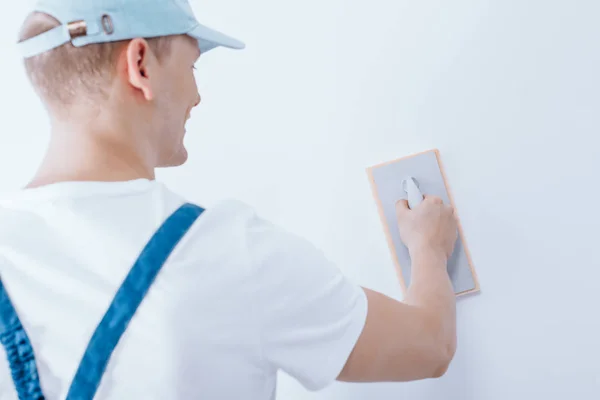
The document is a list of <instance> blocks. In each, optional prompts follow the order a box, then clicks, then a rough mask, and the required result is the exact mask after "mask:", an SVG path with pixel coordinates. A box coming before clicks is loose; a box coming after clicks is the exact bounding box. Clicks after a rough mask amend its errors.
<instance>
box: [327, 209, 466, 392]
mask: <svg viewBox="0 0 600 400" xmlns="http://www.w3.org/2000/svg"><path fill="white" fill-rule="evenodd" d="M424 204H425V205H424V207H423V209H422V210H420V212H421V214H416V213H415V212H414V211H412V210H410V211H408V209H407V207H406V204H400V206H399V208H400V209H399V220H400V221H399V222H405V229H406V230H405V231H404V232H401V233H403V235H404V238H403V241H405V243H408V247H409V250H410V252H411V259H412V281H411V285H410V287H409V289H408V292H407V295H406V298H405V299H404V301H403V302H399V301H396V300H394V299H392V298H390V297H388V296H385V295H383V294H381V293H378V292H375V291H372V290H369V289H364V290H365V293H366V295H367V299H368V303H369V307H368V308H369V310H368V315H367V321H366V324H365V327H364V329H363V332H362V334H361V336H360V338H359V340H358V342H357V344H356V346H355V348H354V350H353V352H352V354H351V355H350V357H349V359H348V361H347V363H346V366H345V367H344V369H343V371H342V373H341V374H340V376H339V377H338V380H340V381H348V382H379V381H385V382H397V381H410V380H418V379H426V378H435V377H440V376H442V375H443V374H444V373H445V372H446V370H447V368H448V366H449V364H450V362H451V361H452V359H453V357H454V353H455V351H456V309H455V301H456V297H455V294H454V290H453V287H452V284H451V282H450V278H449V276H448V273H447V269H446V267H447V260H448V257H449V255H450V254H451V251H452V248H453V244H454V242H455V240H456V233H455V229H456V226H455V225H454V223H453V222H455V220H454V214H453V211H452V210H451V209H449V208H448V207H447V206H444V205H441V200H439V199H437V198H429V199H428V200H427V202H426V203H424ZM413 213H414V214H413ZM415 214H416V215H415ZM422 214H425V215H422ZM427 229H428V231H425V233H424V234H420V233H419V232H421V231H422V230H427ZM415 232H417V233H415ZM421 233H422V232H421Z"/></svg>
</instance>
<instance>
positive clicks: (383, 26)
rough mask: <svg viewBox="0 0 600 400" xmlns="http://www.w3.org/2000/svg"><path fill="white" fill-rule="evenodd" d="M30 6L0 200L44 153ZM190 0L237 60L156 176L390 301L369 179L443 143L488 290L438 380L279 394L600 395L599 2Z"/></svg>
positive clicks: (7, 99) (205, 78)
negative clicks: (286, 234) (380, 168)
mask: <svg viewBox="0 0 600 400" xmlns="http://www.w3.org/2000/svg"><path fill="white" fill-rule="evenodd" d="M28 3H29V2H12V3H11V4H10V7H11V8H10V9H9V8H8V6H6V5H5V7H4V11H3V12H2V16H1V17H0V18H1V23H0V47H1V48H2V58H1V62H0V68H1V70H0V88H1V89H2V93H1V95H0V116H1V118H2V129H1V136H0V137H1V142H0V169H1V171H3V172H2V179H1V185H0V189H1V190H11V189H15V188H18V187H19V186H20V185H23V184H24V183H25V182H27V180H28V179H29V178H30V177H31V175H32V174H33V173H34V171H35V169H36V168H37V165H38V162H39V160H40V158H41V156H42V154H43V152H44V149H45V145H46V143H47V141H48V125H47V118H46V116H45V114H44V111H43V109H42V107H41V105H40V104H39V102H38V101H37V99H36V98H35V96H34V94H33V92H32V91H31V89H30V87H29V86H28V83H27V81H26V80H25V77H24V74H23V71H22V69H21V64H20V60H19V57H18V54H17V52H16V50H15V48H14V41H15V38H16V33H17V31H18V27H19V24H20V22H21V20H22V18H23V16H24V14H25V11H26V7H27V5H28ZM193 6H194V8H195V10H196V12H197V15H198V18H199V19H200V20H201V21H202V22H205V23H206V24H207V25H209V26H212V27H215V28H218V29H222V30H224V31H225V32H227V33H229V34H231V35H233V36H236V37H239V38H240V39H242V40H243V41H245V42H246V44H247V49H246V50H243V51H241V52H240V51H230V50H225V49H217V50H214V51H213V52H210V53H207V54H206V56H205V57H202V59H201V61H200V63H199V64H198V65H199V71H198V80H199V85H200V90H201V95H202V97H203V103H202V105H201V107H199V108H198V109H197V110H196V111H195V112H194V113H193V118H192V120H191V121H190V123H189V125H188V138H187V140H186V144H187V146H188V150H189V152H190V160H189V162H188V163H187V164H186V165H185V166H183V167H181V168H179V169H172V170H165V171H161V172H160V174H159V178H160V179H162V180H164V181H165V182H166V183H167V184H168V185H169V186H170V187H171V188H173V189H174V190H177V191H178V192H180V193H182V194H183V195H185V196H187V197H188V198H190V199H191V200H193V201H197V202H200V203H202V204H205V205H208V206H210V204H213V203H214V202H215V201H217V200H220V199H223V198H229V197H235V198H238V199H242V200H244V201H247V202H248V203H250V204H252V205H253V206H255V207H256V208H257V209H258V211H259V213H261V214H262V215H263V216H265V217H268V218H270V219H272V220H274V221H276V222H278V223H280V224H283V225H284V226H285V227H286V228H288V229H289V230H292V231H295V232H297V233H300V234H302V235H304V236H305V237H307V238H309V239H310V240H312V241H313V242H314V243H315V244H316V245H318V246H319V247H321V248H322V249H324V250H325V251H326V253H327V254H328V256H329V257H330V258H331V259H332V260H334V261H335V262H336V263H338V265H339V266H340V268H341V269H342V270H343V271H344V272H345V273H347V274H348V275H349V276H350V277H351V278H352V279H355V280H356V281H357V282H359V283H360V284H362V285H364V286H367V287H370V288H373V289H377V290H380V291H382V292H384V293H386V294H388V295H390V296H393V297H396V298H401V295H400V292H399V287H398V283H397V280H396V275H395V272H394V269H393V264H392V261H391V258H390V254H389V251H388V248H387V245H386V242H385V238H384V236H383V231H382V228H381V225H380V222H379V219H378V214H377V210H376V207H375V203H374V201H373V198H372V196H371V192H370V188H369V184H368V180H367V176H366V173H365V168H367V167H368V166H371V165H373V164H376V163H380V162H383V161H388V160H391V159H395V158H397V157H401V156H404V155H408V154H411V153H414V152H418V151H421V150H426V149H429V148H434V147H435V148H438V149H439V150H440V152H441V156H442V160H443V162H444V165H445V167H446V170H447V174H448V179H449V183H450V185H451V187H452V191H453V194H454V197H455V200H456V205H457V208H458V212H459V215H460V217H461V221H462V224H463V227H464V231H465V234H466V237H467V242H468V245H469V248H470V250H471V253H472V255H473V260H474V263H475V267H476V269H477V271H478V274H479V277H480V280H481V287H482V292H481V293H480V294H479V295H477V296H472V297H469V298H464V299H461V300H459V302H458V328H459V348H458V353H457V355H456V358H455V361H454V363H453V364H452V367H451V369H450V371H449V372H448V373H447V375H446V376H444V377H443V378H442V379H439V380H431V381H423V382H417V383H404V384H371V385H356V384H334V385H333V386H331V387H330V388H328V389H326V390H325V391H322V392H320V393H309V392H306V391H305V390H303V389H302V388H301V387H300V386H298V384H296V383H295V381H293V380H291V379H289V378H288V377H286V376H282V380H281V383H280V387H279V390H278V392H279V398H281V399H292V400H300V399H340V400H341V399H345V400H353V399H366V398H375V399H380V400H385V399H428V400H429V399H436V400H437V399H461V400H462V399H465V400H505V399H530V398H547V399H563V398H574V399H575V398H576V399H582V400H584V399H598V398H600V367H599V365H600V345H599V342H598V341H599V338H600V317H599V315H600V313H599V311H598V305H599V304H600V259H599V252H598V249H599V248H600V246H599V244H598V243H599V242H598V241H599V239H600V229H599V228H600V211H599V201H600V189H598V184H599V178H598V173H599V171H600V139H599V138H598V135H600V78H599V77H598V76H599V73H600V51H599V50H600V49H599V46H598V40H599V38H600V24H599V23H598V15H599V14H600V3H599V2H597V1H595V0H587V1H584V0H572V1H566V0H565V1H554V0H551V1H548V0H546V1H542V0H529V1H516V0H503V1H500V0H495V1H486V0H456V1H452V2H448V1H442V0H431V1H427V2H424V1H405V0H397V1H391V0H368V1H367V0H363V1H358V0H346V1H337V0H331V1H327V2H323V1H317V0H304V1H296V2H282V1H275V0H255V1H252V2H249V1H243V0H219V1H216V0H206V1H196V2H193ZM232 384H235V383H234V382H232Z"/></svg>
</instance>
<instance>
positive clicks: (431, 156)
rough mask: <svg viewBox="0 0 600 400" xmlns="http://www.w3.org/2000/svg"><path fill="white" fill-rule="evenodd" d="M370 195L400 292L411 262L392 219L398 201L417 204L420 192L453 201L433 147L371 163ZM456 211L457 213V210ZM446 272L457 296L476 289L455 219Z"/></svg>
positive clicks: (473, 274)
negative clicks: (454, 243)
mask: <svg viewBox="0 0 600 400" xmlns="http://www.w3.org/2000/svg"><path fill="white" fill-rule="evenodd" d="M367 173H368V175H369V180H370V182H371V188H372V191H373V196H374V197H375V201H376V204H377V208H378V210H379V215H380V217H381V222H382V224H383V226H384V232H385V235H386V237H387V241H388V245H389V247H390V251H391V253H392V256H393V257H392V258H393V259H394V263H395V265H396V269H397V272H398V277H399V279H400V284H401V286H402V291H403V292H404V294H406V290H407V288H408V286H409V285H410V276H411V261H410V256H409V253H408V249H407V248H406V246H405V245H404V244H403V243H402V241H401V240H400V233H399V231H398V222H397V218H396V203H397V202H398V200H402V199H404V200H408V202H409V207H410V208H414V207H416V206H418V204H419V203H420V201H421V200H422V195H427V194H429V195H434V196H438V197H440V198H441V199H442V200H443V201H444V203H445V204H452V205H453V206H454V202H453V200H452V197H451V195H450V191H449V189H448V185H447V181H446V176H445V174H444V171H443V168H442V165H441V162H440V155H439V151H438V150H437V149H433V150H428V151H425V152H422V153H418V154H414V155H411V156H408V157H403V158H400V159H397V160H394V161H389V162H386V163H383V164H379V165H375V166H373V167H370V168H368V169H367ZM457 214H458V213H457ZM448 274H449V276H450V279H451V281H452V285H453V287H454V292H455V293H456V295H457V296H459V295H463V294H467V293H473V292H477V291H479V289H480V288H479V282H478V280H477V274H476V273H475V268H474V267H473V263H472V261H471V256H470V254H469V251H468V249H467V245H466V242H465V239H464V235H463V231H462V228H461V226H460V221H459V222H458V239H457V241H456V245H455V247H454V251H453V253H452V256H451V257H450V259H449V260H448Z"/></svg>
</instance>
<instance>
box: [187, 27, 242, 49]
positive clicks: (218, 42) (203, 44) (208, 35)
mask: <svg viewBox="0 0 600 400" xmlns="http://www.w3.org/2000/svg"><path fill="white" fill-rule="evenodd" d="M187 34H188V35H189V36H191V37H193V38H194V39H197V40H198V47H199V48H200V52H201V53H205V52H207V51H209V50H211V49H214V48H215V47H219V46H222V47H227V48H230V49H237V50H241V49H243V48H245V47H246V45H245V44H244V43H242V42H241V41H239V40H237V39H235V38H232V37H230V36H227V35H225V34H223V33H221V32H218V31H216V30H214V29H211V28H209V27H207V26H204V25H201V24H198V25H197V26H196V27H195V28H194V29H192V30H191V31H189V32H188V33H187Z"/></svg>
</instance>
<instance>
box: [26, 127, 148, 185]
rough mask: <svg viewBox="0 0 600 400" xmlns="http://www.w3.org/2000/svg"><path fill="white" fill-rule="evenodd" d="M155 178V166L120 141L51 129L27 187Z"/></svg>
mask: <svg viewBox="0 0 600 400" xmlns="http://www.w3.org/2000/svg"><path fill="white" fill-rule="evenodd" d="M154 178H155V174H154V168H152V167H150V166H149V165H148V163H147V162H144V160H143V158H142V157H141V156H140V155H139V154H136V153H135V151H133V150H132V147H131V146H127V145H125V143H123V142H116V141H112V140H110V139H109V137H107V136H98V135H90V134H87V133H85V132H80V134H77V133H76V132H75V133H73V132H72V133H66V134H65V133H62V134H56V133H53V135H52V139H51V141H50V145H49V147H48V150H47V152H46V155H45V157H44V160H43V161H42V163H41V165H40V167H39V168H38V171H37V173H36V174H35V176H34V178H33V179H32V180H31V182H30V183H29V184H28V185H27V188H33V187H39V186H44V185H48V184H52V183H58V182H68V181H104V182H116V181H128V180H134V179H151V180H153V179H154Z"/></svg>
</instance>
